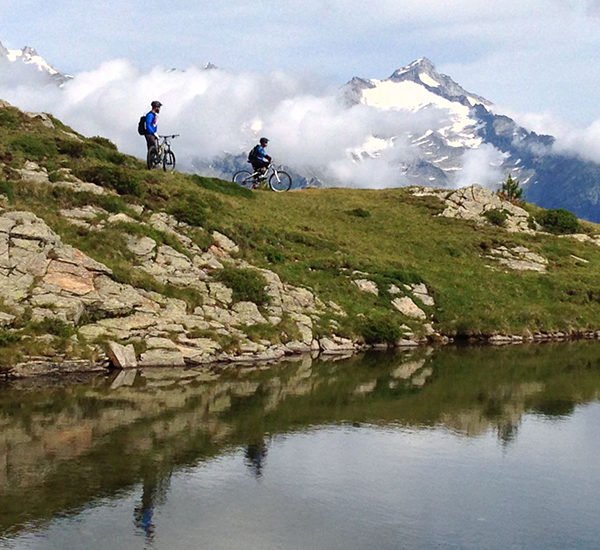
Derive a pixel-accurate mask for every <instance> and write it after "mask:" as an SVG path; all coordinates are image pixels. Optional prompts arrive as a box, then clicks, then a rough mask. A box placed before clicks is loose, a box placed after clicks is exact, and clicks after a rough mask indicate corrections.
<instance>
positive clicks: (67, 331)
mask: <svg viewBox="0 0 600 550" xmlns="http://www.w3.org/2000/svg"><path fill="white" fill-rule="evenodd" d="M28 328H29V330H30V331H31V332H33V333H34V334H52V335H53V336H59V337H61V338H68V337H69V336H73V334H75V327H73V325H70V324H68V323H65V322H64V321H62V320H60V319H56V318H51V319H50V318H47V319H42V320H41V321H35V322H32V323H30V324H29V327H28Z"/></svg>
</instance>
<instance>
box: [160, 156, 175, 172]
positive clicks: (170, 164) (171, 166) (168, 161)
mask: <svg viewBox="0 0 600 550" xmlns="http://www.w3.org/2000/svg"><path fill="white" fill-rule="evenodd" d="M163 170H164V171H165V172H172V171H173V170H175V153H173V151H167V152H166V153H165V156H164V157H163Z"/></svg>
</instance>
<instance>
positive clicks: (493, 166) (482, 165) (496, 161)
mask: <svg viewBox="0 0 600 550" xmlns="http://www.w3.org/2000/svg"><path fill="white" fill-rule="evenodd" d="M504 158H505V156H504V153H502V152H501V151H499V150H498V149H496V148H495V147H494V146H493V145H490V144H489V143H484V144H483V145H482V146H481V147H479V148H478V149H470V150H468V151H466V152H465V154H464V155H463V167H462V171H460V172H459V173H457V176H456V180H455V182H454V183H455V185H456V187H465V186H467V185H472V184H474V183H477V184H479V185H483V186H484V187H497V186H498V185H499V184H500V183H501V182H502V179H503V176H504V174H503V171H502V170H501V168H500V167H501V165H502V162H503V160H504Z"/></svg>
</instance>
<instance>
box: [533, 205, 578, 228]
mask: <svg viewBox="0 0 600 550" xmlns="http://www.w3.org/2000/svg"><path fill="white" fill-rule="evenodd" d="M537 221H538V223H539V224H540V225H541V226H542V227H543V228H544V229H545V230H546V231H548V232H549V233H555V234H558V235H564V234H567V233H578V232H579V231H580V230H581V228H580V226H579V220H578V219H577V216H575V214H573V212H569V211H568V210H565V209H564V208H558V209H556V210H546V211H545V212H542V214H540V215H539V216H538V217H537Z"/></svg>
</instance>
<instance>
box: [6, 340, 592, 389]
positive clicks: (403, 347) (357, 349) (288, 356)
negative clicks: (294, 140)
mask: <svg viewBox="0 0 600 550" xmlns="http://www.w3.org/2000/svg"><path fill="white" fill-rule="evenodd" d="M339 340H343V342H341V343H339V342H338V343H336V342H335V340H331V339H329V338H324V339H321V342H322V341H325V347H319V348H318V349H311V347H310V346H306V347H305V348H303V349H302V350H300V349H298V350H296V351H290V349H289V348H286V347H285V346H280V349H279V353H276V354H271V355H265V354H264V353H263V354H237V355H229V354H222V355H221V356H219V357H215V358H214V359H213V360H206V361H203V362H197V361H189V360H188V361H185V363H184V364H165V363H157V364H147V363H144V364H142V363H136V364H134V365H131V366H128V367H121V366H118V365H116V364H115V363H114V361H111V359H110V357H109V354H108V353H104V352H102V353H101V354H99V357H98V358H97V359H96V360H92V359H67V358H56V359H52V358H45V357H31V358H29V359H28V360H26V361H22V362H20V363H17V364H16V365H14V366H13V367H5V368H3V369H2V370H0V385H2V384H4V383H10V382H11V381H18V380H35V379H46V380H58V379H68V378H69V377H79V376H88V375H92V376H96V375H100V374H108V373H111V372H115V371H117V372H124V371H128V370H139V369H144V368H150V369H152V368H173V369H177V368H182V369H193V368H205V369H206V370H211V371H225V370H227V369H229V368H232V367H238V368H245V367H247V368H250V367H265V366H271V365H277V364H280V363H283V362H285V361H295V360H298V359H300V358H302V357H304V356H307V355H310V356H311V357H312V359H313V360H314V359H327V358H331V359H337V360H339V359H340V358H346V357H348V358H349V357H352V356H355V355H358V354H360V353H366V352H373V351H376V352H377V351H378V352H386V351H390V352H393V351H408V350H422V349H424V348H428V347H429V348H436V347H445V346H452V345H454V346H469V347H470V346H490V347H502V346H514V345H523V344H545V343H569V342H577V341H582V340H585V341H593V340H596V341H600V330H585V331H578V330H576V331H570V332H566V331H556V332H536V333H532V334H530V335H527V336H522V335H506V334H493V335H490V336H466V337H458V338H457V337H449V336H445V335H440V334H437V335H436V337H435V338H432V339H426V338H423V339H421V340H419V341H417V340H410V341H408V340H403V341H401V342H399V343H397V344H396V345H388V344H373V345H367V344H364V343H360V342H355V341H352V340H346V339H341V338H340V339H339ZM281 348H285V349H286V350H287V352H284V351H283V349H281Z"/></svg>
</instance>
